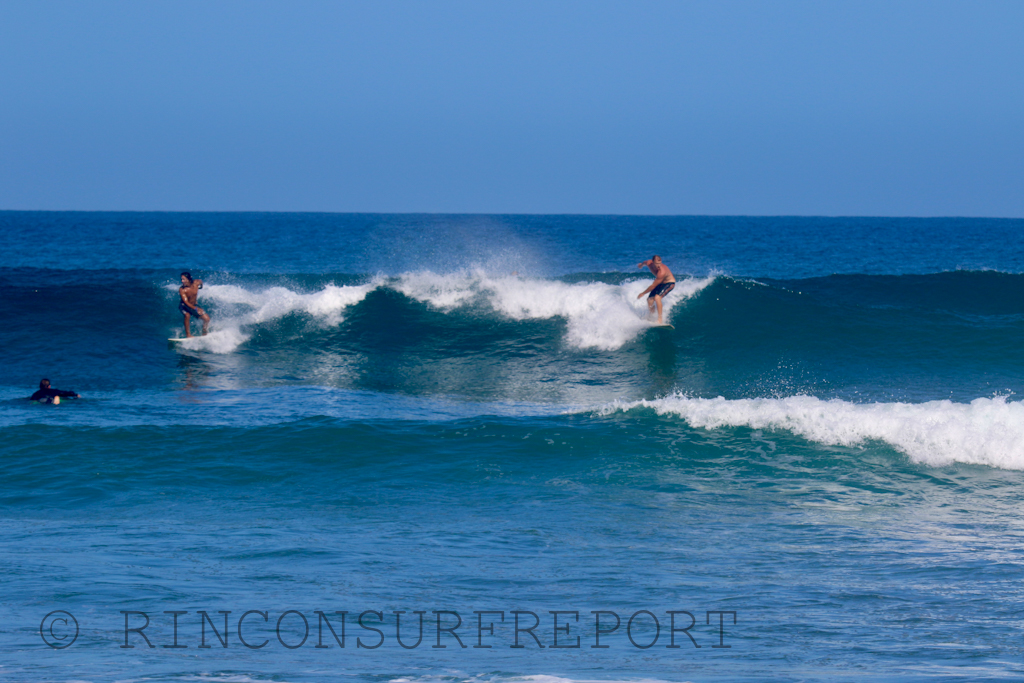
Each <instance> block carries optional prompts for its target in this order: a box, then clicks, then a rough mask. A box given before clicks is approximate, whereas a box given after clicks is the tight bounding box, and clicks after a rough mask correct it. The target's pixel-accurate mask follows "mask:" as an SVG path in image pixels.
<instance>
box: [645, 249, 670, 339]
mask: <svg viewBox="0 0 1024 683" xmlns="http://www.w3.org/2000/svg"><path fill="white" fill-rule="evenodd" d="M644 266H647V267H648V268H650V269H651V272H652V273H654V282H652V283H651V286H650V287H648V288H647V289H645V290H644V291H642V292H640V293H639V294H637V295H636V298H637V299H639V298H640V297H642V296H643V295H644V294H647V293H648V292H650V294H649V295H648V296H647V310H648V311H649V312H650V313H651V314H652V315H653V314H654V307H655V306H657V307H658V324H659V325H661V324H662V319H661V298H662V297H664V296H668V293H669V292H671V291H672V290H673V289H675V287H676V276H675V275H673V274H672V271H671V270H669V269H668V266H666V265H665V264H664V263H662V262H661V257H660V256H658V255H657V254H655V255H654V257H653V258H651V259H649V260H647V261H641V262H640V263H638V264H636V267H637V268H643V267H644Z"/></svg>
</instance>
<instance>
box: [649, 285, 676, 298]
mask: <svg viewBox="0 0 1024 683" xmlns="http://www.w3.org/2000/svg"><path fill="white" fill-rule="evenodd" d="M675 288H676V283H674V282H662V283H661V284H660V285H658V286H657V287H655V288H654V289H652V290H651V293H650V294H648V295H647V298H648V299H653V298H654V297H656V296H661V297H664V296H668V293H669V292H671V291H672V290H673V289H675Z"/></svg>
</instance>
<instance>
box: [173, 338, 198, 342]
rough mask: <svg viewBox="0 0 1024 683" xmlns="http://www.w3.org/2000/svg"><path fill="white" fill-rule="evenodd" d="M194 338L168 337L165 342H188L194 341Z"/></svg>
mask: <svg viewBox="0 0 1024 683" xmlns="http://www.w3.org/2000/svg"><path fill="white" fill-rule="evenodd" d="M194 338H195V337H168V338H167V341H169V342H183V341H188V340H189V339H194Z"/></svg>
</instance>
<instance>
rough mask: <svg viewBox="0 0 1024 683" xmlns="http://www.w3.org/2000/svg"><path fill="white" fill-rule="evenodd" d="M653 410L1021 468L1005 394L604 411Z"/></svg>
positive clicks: (1021, 442) (941, 459) (1014, 416)
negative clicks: (956, 398) (912, 400)
mask: <svg viewBox="0 0 1024 683" xmlns="http://www.w3.org/2000/svg"><path fill="white" fill-rule="evenodd" d="M636 408H652V409H654V410H655V411H656V412H657V413H658V414H659V415H675V416H678V417H681V418H682V419H683V420H685V421H686V422H687V423H688V424H689V425H690V426H692V427H701V428H704V429H718V428H721V427H750V428H752V429H781V430H786V431H789V432H792V433H793V434H797V435H799V436H802V437H804V438H806V439H808V440H810V441H815V442H817V443H822V444H828V445H837V446H858V445H862V444H864V443H866V442H868V441H882V442H885V443H887V444H889V445H890V446H891V447H893V448H895V449H896V450H898V451H900V452H902V453H905V454H906V455H907V456H909V457H910V459H911V460H913V461H915V462H919V463H923V464H926V465H931V466H942V465H948V464H950V463H954V462H960V463H967V464H973V465H988V466H991V467H998V468H1001V469H1013V470H1021V469H1024V403H1021V402H1010V401H1007V400H1006V398H1004V397H996V398H978V399H975V400H973V401H971V402H970V403H954V402H952V401H948V400H944V401H928V402H927V403H870V404H857V403H850V402H848V401H843V400H840V399H833V400H822V399H819V398H815V397H813V396H791V397H789V398H781V399H770V398H753V399H737V400H728V399H725V398H722V397H721V396H719V397H718V398H711V399H708V398H689V397H686V396H671V397H667V398H662V399H656V400H644V401H636V402H631V403H615V404H612V405H610V406H608V407H606V408H605V409H603V410H602V412H603V413H605V414H609V413H612V412H616V411H629V410H633V409H636Z"/></svg>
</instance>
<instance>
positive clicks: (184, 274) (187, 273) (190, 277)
mask: <svg viewBox="0 0 1024 683" xmlns="http://www.w3.org/2000/svg"><path fill="white" fill-rule="evenodd" d="M181 277H187V278H188V283H189V284H192V273H190V272H188V271H187V270H186V271H185V272H183V273H182V274H181Z"/></svg>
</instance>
